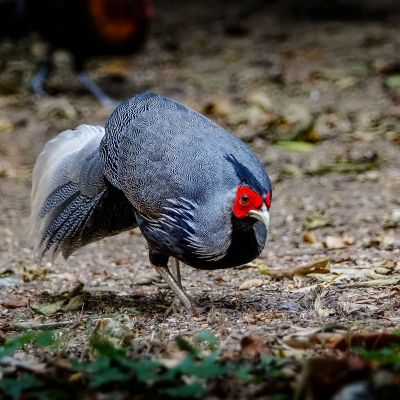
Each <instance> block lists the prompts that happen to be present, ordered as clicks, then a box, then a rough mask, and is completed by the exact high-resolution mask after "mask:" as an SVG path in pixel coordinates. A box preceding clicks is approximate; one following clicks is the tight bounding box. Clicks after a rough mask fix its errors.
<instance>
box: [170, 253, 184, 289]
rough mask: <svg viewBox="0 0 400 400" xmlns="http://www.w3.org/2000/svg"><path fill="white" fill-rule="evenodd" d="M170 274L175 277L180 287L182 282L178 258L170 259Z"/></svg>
mask: <svg viewBox="0 0 400 400" xmlns="http://www.w3.org/2000/svg"><path fill="white" fill-rule="evenodd" d="M170 270H171V273H172V276H173V277H174V278H175V280H176V281H177V282H178V284H179V287H180V288H182V282H181V269H180V266H179V260H178V259H177V258H173V259H172V265H171V267H170Z"/></svg>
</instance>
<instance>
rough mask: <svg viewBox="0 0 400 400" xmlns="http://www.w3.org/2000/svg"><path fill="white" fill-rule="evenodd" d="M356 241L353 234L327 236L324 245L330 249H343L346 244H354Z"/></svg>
mask: <svg viewBox="0 0 400 400" xmlns="http://www.w3.org/2000/svg"><path fill="white" fill-rule="evenodd" d="M354 243H355V239H354V237H353V236H350V235H344V236H341V237H339V236H327V237H326V239H325V241H324V245H325V246H326V247H327V248H328V249H343V248H344V247H346V246H349V245H352V244H354Z"/></svg>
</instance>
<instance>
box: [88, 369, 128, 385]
mask: <svg viewBox="0 0 400 400" xmlns="http://www.w3.org/2000/svg"><path fill="white" fill-rule="evenodd" d="M130 379H131V376H130V374H129V373H126V372H123V371H121V370H120V369H119V368H117V367H110V368H107V369H99V370H97V371H96V373H93V374H92V376H91V380H90V386H91V387H93V388H99V387H101V386H105V385H108V384H110V383H120V382H125V381H128V380H130Z"/></svg>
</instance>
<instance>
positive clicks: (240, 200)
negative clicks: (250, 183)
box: [233, 186, 263, 218]
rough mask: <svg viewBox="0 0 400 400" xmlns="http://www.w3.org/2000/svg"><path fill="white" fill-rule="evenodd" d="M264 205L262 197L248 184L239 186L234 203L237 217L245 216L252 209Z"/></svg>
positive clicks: (234, 211)
mask: <svg viewBox="0 0 400 400" xmlns="http://www.w3.org/2000/svg"><path fill="white" fill-rule="evenodd" d="M262 205H263V199H262V197H261V196H260V195H259V194H258V193H257V192H255V191H254V190H252V189H250V188H249V187H247V186H239V187H238V190H237V192H236V198H235V202H234V204H233V213H234V214H235V216H236V217H237V218H245V217H247V216H248V215H249V211H250V210H258V209H259V208H261V206H262Z"/></svg>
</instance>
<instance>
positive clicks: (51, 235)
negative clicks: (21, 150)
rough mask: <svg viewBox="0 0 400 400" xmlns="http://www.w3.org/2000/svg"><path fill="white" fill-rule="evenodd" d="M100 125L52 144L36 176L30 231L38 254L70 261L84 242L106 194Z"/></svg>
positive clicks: (82, 127)
mask: <svg viewBox="0 0 400 400" xmlns="http://www.w3.org/2000/svg"><path fill="white" fill-rule="evenodd" d="M103 136H104V128H103V127H100V126H89V125H80V126H78V127H77V128H76V129H75V130H68V131H64V132H62V133H60V134H59V135H58V136H57V137H55V138H54V139H52V140H50V141H49V142H48V143H47V144H46V145H45V147H44V149H43V151H42V152H41V153H40V155H39V157H38V159H37V161H36V164H35V167H34V170H33V177H32V193H31V205H32V213H31V221H30V222H31V229H30V236H31V238H32V240H33V242H34V247H35V255H36V256H37V257H38V258H39V259H41V258H42V257H43V255H44V254H45V253H48V254H49V256H50V257H51V258H52V259H54V258H55V256H56V255H57V254H58V253H59V252H60V251H62V253H63V255H64V256H65V257H67V256H68V255H69V254H71V253H72V251H74V250H75V249H76V248H77V247H80V246H81V245H82V243H83V241H82V238H81V234H82V231H83V230H84V227H85V225H86V223H87V221H88V219H89V217H90V216H91V214H92V213H93V210H94V209H95V208H96V206H97V205H98V204H99V202H100V200H101V198H102V197H103V196H104V194H105V193H106V191H107V185H106V182H105V180H104V178H103V173H102V162H101V158H100V156H99V150H98V149H99V144H100V141H101V139H102V138H103ZM86 242H87V241H86Z"/></svg>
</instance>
